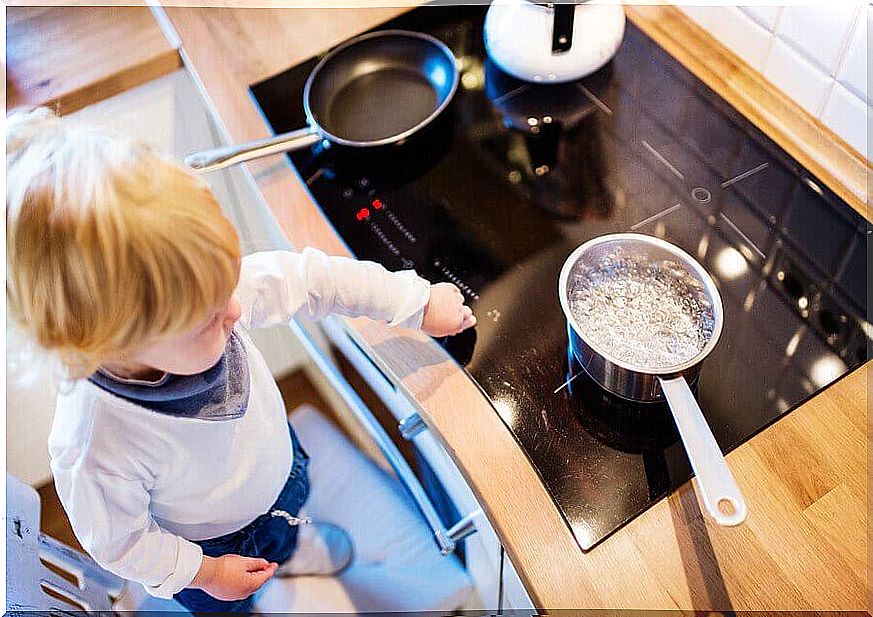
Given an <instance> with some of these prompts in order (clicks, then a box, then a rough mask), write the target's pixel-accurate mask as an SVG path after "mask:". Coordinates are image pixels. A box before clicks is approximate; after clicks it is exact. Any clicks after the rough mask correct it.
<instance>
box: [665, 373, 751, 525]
mask: <svg viewBox="0 0 873 617" xmlns="http://www.w3.org/2000/svg"><path fill="white" fill-rule="evenodd" d="M660 382H661V389H662V390H663V391H664V396H665V397H666V398H667V403H669V405H670V410H671V411H672V412H673V418H674V419H675V420H676V427H677V428H678V429H679V436H680V437H681V438H682V443H683V444H685V451H686V452H687V453H688V460H689V461H691V468H692V469H693V470H694V475H695V476H696V477H697V487H698V489H699V490H700V496H701V498H702V500H703V504H704V505H705V506H706V510H707V512H709V515H710V516H712V518H713V519H714V520H715V521H716V522H717V523H718V524H719V525H726V526H731V525H739V524H740V523H742V522H743V521H744V520H746V502H745V500H744V499H743V495H742V494H741V493H740V488H739V487H738V486H737V483H736V480H734V476H733V474H732V473H731V470H730V469H729V468H728V466H727V462H726V461H725V460H724V455H723V454H722V452H721V448H719V446H718V443H717V442H716V441H715V437H714V436H713V435H712V431H711V430H710V428H709V424H707V422H706V418H704V417H703V412H701V411H700V406H699V405H698V404H697V400H695V398H694V394H693V393H692V392H691V388H689V387H688V383H687V382H686V381H685V378H684V377H676V378H673V379H662V378H661V379H660Z"/></svg>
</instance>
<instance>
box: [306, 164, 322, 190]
mask: <svg viewBox="0 0 873 617" xmlns="http://www.w3.org/2000/svg"><path fill="white" fill-rule="evenodd" d="M323 173H324V167H319V168H318V171H316V172H315V173H314V174H312V175H311V176H309V177H308V178H307V179H306V186H309V185H311V184H312V183H313V182H315V181H316V180H318V179H319V178H320V177H321V175H322V174H323Z"/></svg>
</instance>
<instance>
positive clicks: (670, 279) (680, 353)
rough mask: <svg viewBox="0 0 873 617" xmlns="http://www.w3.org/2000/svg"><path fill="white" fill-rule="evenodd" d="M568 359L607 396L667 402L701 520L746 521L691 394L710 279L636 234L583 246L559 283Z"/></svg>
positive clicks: (672, 249) (710, 334)
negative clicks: (703, 516) (698, 499)
mask: <svg viewBox="0 0 873 617" xmlns="http://www.w3.org/2000/svg"><path fill="white" fill-rule="evenodd" d="M558 294H559V297H560V300H561V307H562V309H563V311H564V315H565V317H566V318H567V324H568V326H567V330H568V332H569V336H570V344H571V347H572V349H573V353H574V355H575V356H576V358H577V359H578V361H579V362H580V364H581V365H582V366H583V367H584V369H585V371H586V372H587V373H588V374H589V375H591V377H592V378H593V379H594V380H595V381H596V382H597V383H599V384H600V385H601V386H602V387H604V388H605V389H606V390H608V391H610V392H612V393H613V394H616V395H618V396H620V397H623V398H626V399H630V400H633V401H640V402H650V401H658V400H663V399H665V398H666V400H667V403H668V404H669V407H670V410H671V412H672V413H673V417H674V419H675V421H676V426H677V428H678V429H679V435H680V437H681V438H682V443H683V444H684V446H685V450H686V452H687V454H688V459H689V461H690V462H691V467H692V469H693V470H694V474H695V476H696V477H697V486H698V489H699V491H700V495H701V498H702V501H703V503H704V505H705V507H706V510H707V512H708V513H709V515H710V516H711V517H712V518H713V519H714V520H715V521H716V522H717V523H719V524H721V525H738V524H740V523H742V522H743V521H744V520H745V518H746V503H745V501H744V500H743V496H742V494H741V493H740V490H739V487H738V486H737V483H736V481H735V480H734V477H733V475H732V474H731V471H730V469H729V468H728V466H727V463H726V462H725V459H724V455H723V454H722V452H721V449H720V448H719V446H718V443H717V442H716V441H715V437H714V436H713V434H712V431H711V430H710V428H709V425H708V424H707V422H706V419H705V418H704V416H703V413H702V412H701V410H700V407H699V406H698V404H697V401H696V400H695V398H694V394H693V393H692V391H691V389H690V388H689V385H688V384H689V382H690V383H693V382H694V380H695V379H696V378H697V376H698V375H699V373H700V369H701V365H702V363H703V360H704V359H705V358H706V356H708V355H709V353H710V352H711V351H712V350H713V348H715V345H716V344H717V343H718V339H719V336H720V335H721V330H722V325H723V321H724V309H723V307H722V303H721V296H720V295H719V293H718V289H717V288H716V286H715V281H713V279H712V277H711V276H710V275H709V274H708V273H707V272H706V270H705V269H704V268H703V266H701V265H700V264H699V263H698V262H697V261H696V260H695V259H694V258H692V257H691V256H690V255H688V254H687V253H686V252H685V251H683V250H681V249H680V248H678V247H676V246H674V245H673V244H670V243H669V242H666V241H664V240H661V239H659V238H654V237H652V236H646V235H642V234H632V233H627V234H609V235H604V236H600V237H597V238H594V239H593V240H589V241H588V242H586V243H585V244H583V245H581V246H580V247H579V248H577V249H576V250H575V251H573V253H572V254H571V255H570V256H569V257H568V258H567V260H566V262H565V263H564V267H563V268H562V269H561V275H560V278H559V282H558Z"/></svg>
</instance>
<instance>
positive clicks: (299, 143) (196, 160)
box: [185, 127, 321, 172]
mask: <svg viewBox="0 0 873 617" xmlns="http://www.w3.org/2000/svg"><path fill="white" fill-rule="evenodd" d="M320 139H321V136H320V135H319V134H318V133H317V132H316V131H315V129H314V128H312V127H306V128H305V129H300V130H298V131H291V132H290V133H281V134H279V135H275V136H274V137H268V138H266V139H260V140H258V141H250V142H248V143H244V144H236V145H233V146H222V147H220V148H213V149H212V150H205V151H204V152H195V153H194V154H189V155H188V156H186V157H185V164H186V165H187V166H188V167H190V168H191V169H193V170H195V171H200V172H207V171H218V170H219V169H224V168H225V167H231V166H233V165H238V164H239V163H245V162H246V161H252V160H254V159H259V158H261V157H264V156H269V155H271V154H279V153H281V152H290V151H292V150H301V149H303V148H306V147H308V146H311V145H313V144H314V143H316V142H318V141H319V140H320Z"/></svg>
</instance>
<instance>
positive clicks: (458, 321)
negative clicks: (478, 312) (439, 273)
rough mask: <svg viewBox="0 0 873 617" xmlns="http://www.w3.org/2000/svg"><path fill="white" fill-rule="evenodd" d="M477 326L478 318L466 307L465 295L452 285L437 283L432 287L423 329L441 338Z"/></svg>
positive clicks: (425, 311) (425, 310) (422, 325)
mask: <svg viewBox="0 0 873 617" xmlns="http://www.w3.org/2000/svg"><path fill="white" fill-rule="evenodd" d="M475 325H476V316H475V315H473V310H472V309H471V308H470V307H469V306H465V305H464V295H463V294H462V293H461V290H460V289H458V288H457V287H455V286H454V285H452V284H451V283H437V284H436V285H431V287H430V300H429V301H428V303H427V306H426V307H425V309H424V319H423V320H422V322H421V329H422V330H424V331H425V332H427V333H428V334H430V335H431V336H434V337H437V338H441V337H443V336H449V335H452V334H458V333H459V332H463V331H464V330H466V329H467V328H472V327H473V326H475Z"/></svg>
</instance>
